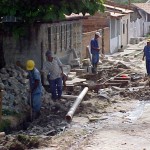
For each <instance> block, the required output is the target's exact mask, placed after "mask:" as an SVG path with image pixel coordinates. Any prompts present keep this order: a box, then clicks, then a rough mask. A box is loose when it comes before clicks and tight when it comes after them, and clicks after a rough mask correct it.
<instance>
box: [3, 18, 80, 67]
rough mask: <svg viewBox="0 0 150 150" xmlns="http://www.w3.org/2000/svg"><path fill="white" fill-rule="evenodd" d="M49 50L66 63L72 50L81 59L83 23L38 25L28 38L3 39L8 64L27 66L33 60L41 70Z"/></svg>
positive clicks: (7, 37) (9, 37)
mask: <svg viewBox="0 0 150 150" xmlns="http://www.w3.org/2000/svg"><path fill="white" fill-rule="evenodd" d="M63 27H64V28H63ZM61 29H62V30H61ZM48 49H51V50H52V51H53V53H54V54H56V55H57V56H58V57H60V59H62V61H64V62H65V61H67V60H68V55H69V54H70V52H71V50H72V49H74V50H75V52H76V54H77V55H78V56H79V57H80V53H81V49H82V22H81V21H79V20H77V21H65V22H60V23H57V24H55V23H54V24H49V23H47V24H46V23H45V24H36V25H35V26H34V27H32V28H31V29H30V31H29V35H28V36H26V37H22V38H20V39H18V40H15V39H14V38H13V37H12V36H10V35H6V36H4V38H3V50H4V57H5V61H6V64H12V63H16V62H17V61H20V62H21V64H22V65H25V62H26V61H27V60H28V59H33V60H34V61H35V63H36V67H37V68H38V69H41V68H42V65H43V61H44V60H45V52H46V51H47V50H48ZM69 56H70V55H69Z"/></svg>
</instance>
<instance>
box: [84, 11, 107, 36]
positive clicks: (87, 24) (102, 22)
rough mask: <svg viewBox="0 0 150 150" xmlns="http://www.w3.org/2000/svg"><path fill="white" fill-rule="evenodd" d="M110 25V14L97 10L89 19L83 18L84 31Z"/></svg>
mask: <svg viewBox="0 0 150 150" xmlns="http://www.w3.org/2000/svg"><path fill="white" fill-rule="evenodd" d="M104 27H109V14H108V13H100V12H97V13H95V14H94V15H93V16H89V17H88V18H87V19H83V33H87V32H91V31H95V30H99V29H102V28H104Z"/></svg>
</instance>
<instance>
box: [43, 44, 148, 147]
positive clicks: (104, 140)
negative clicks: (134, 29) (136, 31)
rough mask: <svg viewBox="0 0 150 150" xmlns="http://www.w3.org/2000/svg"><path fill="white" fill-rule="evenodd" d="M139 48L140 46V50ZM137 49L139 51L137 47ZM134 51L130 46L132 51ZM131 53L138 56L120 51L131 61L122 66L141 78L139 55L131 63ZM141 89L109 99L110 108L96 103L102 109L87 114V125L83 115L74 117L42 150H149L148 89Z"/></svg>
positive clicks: (142, 63)
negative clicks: (139, 73)
mask: <svg viewBox="0 0 150 150" xmlns="http://www.w3.org/2000/svg"><path fill="white" fill-rule="evenodd" d="M143 44H144V43H143ZM142 46H143V45H142V44H141V49H142ZM137 47H138V48H139V46H137ZM137 47H136V46H134V49H136V48H137ZM130 48H132V47H130ZM135 53H136V54H137V53H139V52H137V51H136V50H135V51H128V50H127V51H124V54H123V53H122V54H123V55H128V59H130V58H131V59H130V61H128V62H126V63H125V64H126V65H128V66H130V67H133V68H134V69H133V70H134V71H135V70H136V71H137V72H142V73H143V74H144V73H145V65H144V62H142V61H141V57H142V53H140V55H138V56H137V58H134V59H132V56H133V55H135ZM121 56H122V55H121ZM114 57H116V58H117V59H119V57H118V55H116V56H113V59H114ZM138 82H141V81H138ZM138 86H139V85H137V86H136V87H138ZM144 86H145V87H144ZM144 86H143V87H142V88H141V89H140V90H139V89H138V90H135V91H134V90H133V89H130V90H129V91H127V90H125V91H122V92H121V94H122V96H118V95H116V96H113V97H111V100H110V101H111V104H110V105H107V106H106V101H107V100H106V99H105V100H101V99H97V103H101V104H102V105H103V106H104V105H105V106H106V107H99V109H100V110H99V113H98V112H96V113H94V111H92V112H91V113H90V114H89V116H92V117H93V120H92V121H91V122H89V118H90V117H87V116H86V115H83V114H82V113H83V112H84V111H83V112H80V114H78V115H77V116H74V118H73V121H72V123H71V124H70V128H69V129H68V130H66V132H64V133H62V134H60V135H58V136H55V137H53V138H52V140H51V143H49V144H48V147H49V148H46V149H50V150H51V149H52V150H75V149H81V150H150V117H149V114H150V101H149V94H148V93H149V90H150V88H149V87H148V86H146V85H144ZM114 92H115V91H114ZM91 101H94V99H93V100H91ZM83 103H84V101H83ZM95 106H97V105H95ZM95 108H96V107H95ZM86 109H87V110H86V111H87V112H88V109H90V107H86ZM41 148H42V147H41Z"/></svg>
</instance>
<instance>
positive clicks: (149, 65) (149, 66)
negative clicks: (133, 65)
mask: <svg viewBox="0 0 150 150" xmlns="http://www.w3.org/2000/svg"><path fill="white" fill-rule="evenodd" d="M144 58H146V70H147V75H148V76H150V39H148V40H147V45H146V46H145V47H144V54H143V60H144Z"/></svg>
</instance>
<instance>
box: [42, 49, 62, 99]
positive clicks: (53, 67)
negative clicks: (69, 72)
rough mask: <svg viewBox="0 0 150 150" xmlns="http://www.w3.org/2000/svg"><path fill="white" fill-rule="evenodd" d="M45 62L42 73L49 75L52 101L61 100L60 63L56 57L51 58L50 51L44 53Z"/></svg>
mask: <svg viewBox="0 0 150 150" xmlns="http://www.w3.org/2000/svg"><path fill="white" fill-rule="evenodd" d="M45 55H46V58H47V61H46V62H45V63H44V65H43V69H42V71H43V72H45V73H46V74H50V76H49V78H50V79H49V82H50V86H51V87H50V88H51V93H52V99H53V100H54V101H55V100H57V99H60V98H61V95H62V75H63V68H62V63H61V61H60V60H59V58H57V57H53V56H52V53H51V51H50V50H48V51H47V52H46V54H45Z"/></svg>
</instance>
